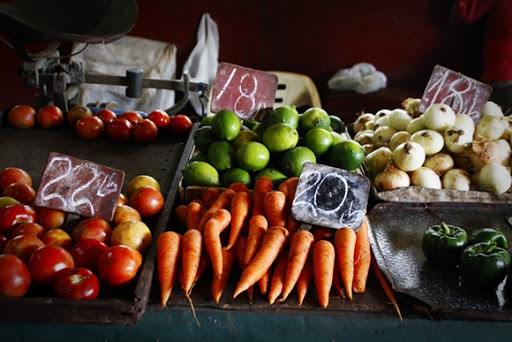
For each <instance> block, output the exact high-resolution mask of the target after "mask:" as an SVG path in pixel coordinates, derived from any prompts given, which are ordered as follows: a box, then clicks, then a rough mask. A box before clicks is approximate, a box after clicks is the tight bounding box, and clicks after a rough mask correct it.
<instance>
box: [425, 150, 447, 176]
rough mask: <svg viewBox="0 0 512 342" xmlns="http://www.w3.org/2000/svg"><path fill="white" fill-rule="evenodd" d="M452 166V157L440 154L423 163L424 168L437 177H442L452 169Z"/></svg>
mask: <svg viewBox="0 0 512 342" xmlns="http://www.w3.org/2000/svg"><path fill="white" fill-rule="evenodd" d="M454 165H455V162H454V161H453V158H452V156H450V155H449V154H448V153H442V152H439V153H436V154H433V155H431V156H430V157H428V158H427V160H425V162H424V163H423V166H424V167H428V168H429V169H431V170H433V171H434V172H435V173H437V174H438V175H439V176H442V175H444V174H445V173H446V172H448V171H449V170H451V169H453V167H454Z"/></svg>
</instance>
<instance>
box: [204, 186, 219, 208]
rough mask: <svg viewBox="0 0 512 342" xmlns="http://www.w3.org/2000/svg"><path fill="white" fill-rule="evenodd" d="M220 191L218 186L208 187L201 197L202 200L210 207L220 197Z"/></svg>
mask: <svg viewBox="0 0 512 342" xmlns="http://www.w3.org/2000/svg"><path fill="white" fill-rule="evenodd" d="M219 196H220V192H219V190H218V189H217V188H214V187H208V188H206V190H205V191H204V192H203V196H202V197H201V200H202V201H203V203H204V205H205V206H206V207H207V208H210V207H211V206H212V204H213V203H214V202H215V201H216V200H217V198H219Z"/></svg>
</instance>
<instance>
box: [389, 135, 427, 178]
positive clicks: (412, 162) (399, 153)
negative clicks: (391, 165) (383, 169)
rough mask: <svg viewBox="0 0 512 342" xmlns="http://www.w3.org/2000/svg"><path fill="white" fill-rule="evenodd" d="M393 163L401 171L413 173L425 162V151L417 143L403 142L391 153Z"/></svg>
mask: <svg viewBox="0 0 512 342" xmlns="http://www.w3.org/2000/svg"><path fill="white" fill-rule="evenodd" d="M393 161H394V162H395V164H396V166H398V168H400V169H401V170H403V171H414V170H416V169H419V168H420V167H421V166H422V165H423V163H424V162H425V150H424V149H423V147H422V146H421V145H420V144H418V143H415V142H410V141H409V142H405V143H403V144H401V145H398V146H397V148H395V150H394V151H393Z"/></svg>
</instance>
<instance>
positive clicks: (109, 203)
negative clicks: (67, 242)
mask: <svg viewBox="0 0 512 342" xmlns="http://www.w3.org/2000/svg"><path fill="white" fill-rule="evenodd" d="M123 182H124V172H122V171H119V170H115V169H111V168H109V167H106V166H103V165H98V164H95V163H92V162H89V161H86V160H81V159H77V158H73V157H70V156H67V155H64V154H60V153H56V152H51V153H50V155H49V157H48V162H47V164H46V166H45V169H44V171H43V176H42V177H41V182H40V184H39V187H38V190H37V194H36V198H35V201H34V204H35V205H37V206H41V207H47V208H51V209H56V210H62V211H65V212H68V213H73V214H78V215H81V216H86V217H100V218H103V219H105V220H107V221H111V220H112V219H113V218H114V211H115V209H116V205H117V199H118V198H119V193H120V192H121V187H122V184H123Z"/></svg>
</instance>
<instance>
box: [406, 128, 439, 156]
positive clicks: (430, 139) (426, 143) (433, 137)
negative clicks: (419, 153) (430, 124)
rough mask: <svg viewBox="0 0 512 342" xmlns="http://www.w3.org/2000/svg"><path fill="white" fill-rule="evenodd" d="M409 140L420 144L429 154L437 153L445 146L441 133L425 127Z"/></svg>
mask: <svg viewBox="0 0 512 342" xmlns="http://www.w3.org/2000/svg"><path fill="white" fill-rule="evenodd" d="M409 141H412V142H415V143H418V144H420V145H421V146H422V147H423V149H424V150H425V154H426V155H427V156H429V155H432V154H436V153H437V152H439V151H441V150H442V149H443V146H444V139H443V136H442V135H441V133H439V132H437V131H434V130H432V129H424V130H421V131H418V132H416V133H414V134H413V135H411V137H410V138H409Z"/></svg>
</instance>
